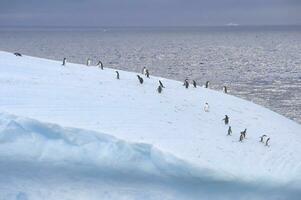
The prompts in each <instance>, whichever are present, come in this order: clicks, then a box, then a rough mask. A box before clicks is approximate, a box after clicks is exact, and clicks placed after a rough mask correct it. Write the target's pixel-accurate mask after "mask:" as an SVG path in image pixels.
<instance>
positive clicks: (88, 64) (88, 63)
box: [86, 58, 91, 66]
mask: <svg viewBox="0 0 301 200" xmlns="http://www.w3.org/2000/svg"><path fill="white" fill-rule="evenodd" d="M86 64H87V66H90V64H91V59H90V58H88V60H87V63H86Z"/></svg>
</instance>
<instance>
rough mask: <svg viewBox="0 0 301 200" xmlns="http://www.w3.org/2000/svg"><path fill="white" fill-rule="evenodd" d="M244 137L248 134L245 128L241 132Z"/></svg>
mask: <svg viewBox="0 0 301 200" xmlns="http://www.w3.org/2000/svg"><path fill="white" fill-rule="evenodd" d="M240 134H241V135H242V136H243V137H244V138H246V135H247V129H245V130H244V131H242V132H241V133H240Z"/></svg>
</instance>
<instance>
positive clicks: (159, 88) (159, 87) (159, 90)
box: [157, 85, 162, 94]
mask: <svg viewBox="0 0 301 200" xmlns="http://www.w3.org/2000/svg"><path fill="white" fill-rule="evenodd" d="M157 91H158V92H159V94H160V93H161V92H162V87H161V85H159V86H158V89H157Z"/></svg>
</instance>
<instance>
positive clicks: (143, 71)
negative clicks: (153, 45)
mask: <svg viewBox="0 0 301 200" xmlns="http://www.w3.org/2000/svg"><path fill="white" fill-rule="evenodd" d="M145 70H146V67H143V68H142V71H141V74H143V75H144V74H145Z"/></svg>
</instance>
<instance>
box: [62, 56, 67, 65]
mask: <svg viewBox="0 0 301 200" xmlns="http://www.w3.org/2000/svg"><path fill="white" fill-rule="evenodd" d="M66 61H67V58H64V59H63V64H62V65H63V66H65V65H66Z"/></svg>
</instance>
